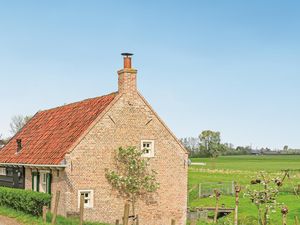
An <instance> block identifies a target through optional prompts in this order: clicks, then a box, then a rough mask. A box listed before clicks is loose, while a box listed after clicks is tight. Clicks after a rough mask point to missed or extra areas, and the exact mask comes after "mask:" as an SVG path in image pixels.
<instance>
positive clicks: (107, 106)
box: [0, 54, 188, 225]
mask: <svg viewBox="0 0 300 225" xmlns="http://www.w3.org/2000/svg"><path fill="white" fill-rule="evenodd" d="M136 79H137V70H135V69H133V68H132V67H131V57H130V54H129V55H128V54H127V55H124V68H123V69H121V70H120V71H118V91H117V92H114V93H111V94H108V95H105V96H102V97H96V98H91V99H87V100H84V101H80V102H76V103H72V104H68V105H64V106H61V107H57V108H53V109H49V110H45V111H40V112H38V113H37V114H36V115H35V116H34V117H33V118H32V119H31V120H30V121H29V122H28V123H27V124H26V126H25V127H24V128H23V129H22V130H21V131H20V132H19V133H17V134H16V135H15V136H14V137H13V138H12V139H11V140H10V142H9V143H8V144H7V145H5V146H4V148H3V149H2V150H1V151H0V167H1V168H0V185H2V186H10V187H16V188H25V189H29V190H33V191H40V192H48V193H55V192H56V191H57V190H60V192H61V198H60V202H59V207H58V212H59V214H61V215H63V216H68V215H74V214H76V213H78V211H79V198H80V195H81V194H84V196H85V219H86V220H90V221H102V222H108V223H113V222H115V220H116V219H120V218H122V215H123V207H124V199H122V198H120V197H119V196H118V195H117V193H116V192H115V191H114V190H113V189H112V187H111V185H110V184H109V183H108V182H107V180H106V178H105V169H106V168H112V167H113V165H114V154H115V150H116V149H117V148H118V147H120V146H122V147H126V146H136V147H138V148H145V147H146V148H147V149H148V151H147V153H145V155H144V157H149V161H150V166H151V168H152V169H154V170H155V171H156V172H157V180H158V182H159V183H160V188H159V189H158V191H157V192H156V193H155V195H154V197H153V198H152V199H151V201H139V202H138V204H137V212H138V214H139V218H140V224H143V225H166V224H169V223H170V220H171V218H174V219H176V221H177V224H185V222H186V210H187V168H188V165H187V159H188V155H187V152H186V150H185V149H184V147H183V146H182V145H181V144H180V142H179V141H178V139H177V138H176V137H175V136H174V135H173V133H172V132H171V131H170V130H169V129H168V128H167V126H166V125H165V124H164V122H163V121H162V120H161V119H160V118H159V117H158V115H157V114H156V113H155V111H154V110H153V109H152V108H151V106H150V105H149V103H148V102H147V101H146V100H145V99H144V98H143V97H142V95H141V94H140V93H139V92H138V90H137V86H136ZM53 199H54V198H53ZM51 205H52V206H53V205H54V204H51Z"/></svg>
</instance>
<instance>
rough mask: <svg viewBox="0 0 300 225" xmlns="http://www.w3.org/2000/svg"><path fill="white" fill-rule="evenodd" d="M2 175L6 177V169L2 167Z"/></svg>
mask: <svg viewBox="0 0 300 225" xmlns="http://www.w3.org/2000/svg"><path fill="white" fill-rule="evenodd" d="M0 175H2V176H6V168H5V167H0Z"/></svg>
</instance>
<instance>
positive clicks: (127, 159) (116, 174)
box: [106, 147, 159, 216]
mask: <svg viewBox="0 0 300 225" xmlns="http://www.w3.org/2000/svg"><path fill="white" fill-rule="evenodd" d="M143 153H144V151H143V150H139V149H137V148H135V147H128V148H122V147H120V148H119V149H118V150H117V152H116V157H115V163H116V165H115V166H116V170H109V169H107V170H106V178H107V180H108V181H109V183H110V184H111V185H112V187H113V188H114V189H116V190H118V192H119V193H120V194H121V195H122V196H123V197H124V198H125V199H126V200H127V201H130V202H131V205H132V212H133V215H134V216H136V215H135V213H136V212H135V204H136V201H137V200H138V199H142V197H143V196H145V195H147V194H149V193H153V192H155V191H156V190H157V189H158V188H159V183H158V182H157V181H156V177H155V174H156V172H155V171H154V170H149V168H148V165H149V163H148V160H147V159H146V158H143V157H142V154H143Z"/></svg>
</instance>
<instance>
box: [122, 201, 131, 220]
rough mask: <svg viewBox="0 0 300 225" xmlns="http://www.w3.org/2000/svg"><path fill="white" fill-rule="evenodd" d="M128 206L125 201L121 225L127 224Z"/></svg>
mask: <svg viewBox="0 0 300 225" xmlns="http://www.w3.org/2000/svg"><path fill="white" fill-rule="evenodd" d="M129 207H130V206H129V204H128V203H126V204H125V206H124V216H123V225H128V217H129Z"/></svg>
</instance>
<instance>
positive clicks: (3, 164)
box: [0, 163, 67, 169]
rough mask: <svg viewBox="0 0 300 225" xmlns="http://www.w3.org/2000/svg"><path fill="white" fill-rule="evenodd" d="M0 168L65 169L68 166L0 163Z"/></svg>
mask: <svg viewBox="0 0 300 225" xmlns="http://www.w3.org/2000/svg"><path fill="white" fill-rule="evenodd" d="M0 166H24V167H52V168H57V169H59V168H61V169H64V168H66V167H67V165H65V164H63V165H43V164H23V163H0Z"/></svg>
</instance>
